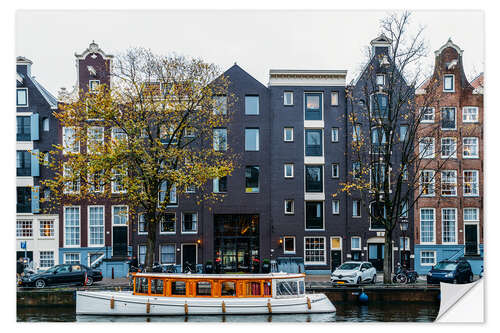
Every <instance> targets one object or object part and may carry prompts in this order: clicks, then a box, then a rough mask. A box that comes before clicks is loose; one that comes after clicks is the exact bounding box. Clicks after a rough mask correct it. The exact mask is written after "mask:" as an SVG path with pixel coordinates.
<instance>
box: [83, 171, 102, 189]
mask: <svg viewBox="0 0 500 333" xmlns="http://www.w3.org/2000/svg"><path fill="white" fill-rule="evenodd" d="M99 173H100V174H101V177H104V170H101V171H100V172H99ZM87 177H88V178H89V181H88V182H89V183H90V182H92V184H89V185H90V188H89V192H92V193H104V185H105V184H104V180H103V179H102V178H101V179H100V180H99V184H98V185H97V186H96V184H93V183H94V179H92V178H93V177H94V174H91V173H89V174H88V176H87Z"/></svg>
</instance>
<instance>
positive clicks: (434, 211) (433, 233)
mask: <svg viewBox="0 0 500 333" xmlns="http://www.w3.org/2000/svg"><path fill="white" fill-rule="evenodd" d="M424 209H426V210H428V209H430V210H432V214H433V221H432V241H428V242H424V241H423V238H422V210H424ZM419 229H420V230H419V231H420V244H436V209H435V208H432V207H422V208H420V211H419Z"/></svg>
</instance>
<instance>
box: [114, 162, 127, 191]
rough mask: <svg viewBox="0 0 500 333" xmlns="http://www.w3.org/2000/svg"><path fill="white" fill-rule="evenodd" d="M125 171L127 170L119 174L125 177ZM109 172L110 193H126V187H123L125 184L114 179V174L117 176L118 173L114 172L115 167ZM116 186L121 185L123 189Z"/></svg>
mask: <svg viewBox="0 0 500 333" xmlns="http://www.w3.org/2000/svg"><path fill="white" fill-rule="evenodd" d="M126 172H127V171H125V172H124V173H123V174H121V176H123V177H126ZM111 174H112V180H111V193H112V194H122V193H127V189H126V188H125V186H124V185H123V184H122V185H120V184H118V183H119V182H117V181H115V180H114V178H115V176H119V175H120V173H119V172H116V169H115V168H113V169H111ZM118 186H121V187H122V188H123V189H122V190H117V188H118Z"/></svg>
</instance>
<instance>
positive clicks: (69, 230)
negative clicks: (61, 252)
mask: <svg viewBox="0 0 500 333" xmlns="http://www.w3.org/2000/svg"><path fill="white" fill-rule="evenodd" d="M79 245H80V207H64V246H79Z"/></svg>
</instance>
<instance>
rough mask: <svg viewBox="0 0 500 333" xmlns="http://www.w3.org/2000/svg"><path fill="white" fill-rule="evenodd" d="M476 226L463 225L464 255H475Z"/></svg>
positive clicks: (476, 241)
mask: <svg viewBox="0 0 500 333" xmlns="http://www.w3.org/2000/svg"><path fill="white" fill-rule="evenodd" d="M477 243H478V239H477V225H476V224H466V225H465V255H476V254H478V253H477V249H478V246H477Z"/></svg>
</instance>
